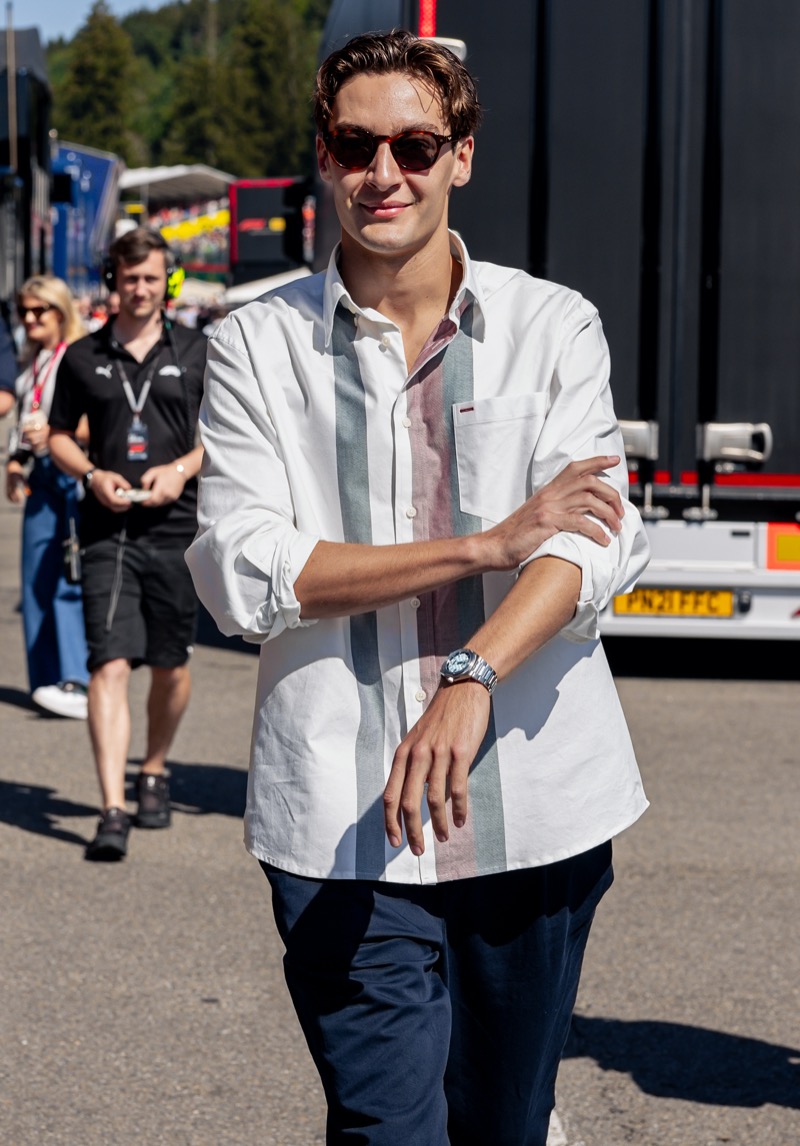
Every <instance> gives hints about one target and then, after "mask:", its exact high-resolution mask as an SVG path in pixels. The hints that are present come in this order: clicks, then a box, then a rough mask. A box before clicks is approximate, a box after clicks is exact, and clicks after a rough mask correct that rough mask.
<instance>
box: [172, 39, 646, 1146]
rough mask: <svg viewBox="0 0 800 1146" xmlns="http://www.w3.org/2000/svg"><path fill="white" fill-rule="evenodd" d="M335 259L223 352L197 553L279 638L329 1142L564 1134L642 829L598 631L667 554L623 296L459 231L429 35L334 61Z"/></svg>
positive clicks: (212, 588) (280, 715)
mask: <svg viewBox="0 0 800 1146" xmlns="http://www.w3.org/2000/svg"><path fill="white" fill-rule="evenodd" d="M315 112H316V117H317V125H318V128H319V136H318V141H317V153H318V160H319V166H320V171H321V174H322V177H323V179H324V180H325V181H326V182H328V184H329V185H330V187H331V190H332V192H333V198H334V202H335V205H336V209H337V212H338V215H339V219H340V222H341V227H342V241H341V245H340V246H339V247H338V248H337V250H336V251H335V252H334V254H333V256H332V258H331V262H330V264H329V267H328V270H327V272H326V273H325V274H324V275H317V276H313V277H311V278H308V279H305V280H301V281H300V282H299V283H297V284H292V285H290V286H289V287H286V288H283V289H281V290H279V291H276V292H274V293H273V294H271V295H269V296H266V297H265V298H264V299H261V300H259V301H257V302H255V303H252V304H251V305H249V306H247V307H244V308H243V309H242V310H239V311H236V312H234V313H233V314H232V315H230V316H229V317H228V319H227V320H225V322H223V323H222V324H221V326H220V328H219V329H218V331H217V333H216V334H215V335H214V336H213V337H212V339H211V341H210V347H209V364H208V370H207V377H206V392H205V399H204V408H203V411H202V413H201V433H202V438H203V442H204V445H205V448H206V455H205V458H206V460H205V463H204V469H203V474H202V480H201V491H200V502H199V514H198V519H199V523H200V529H199V532H198V535H197V538H196V540H195V542H194V544H193V546H192V547H191V549H190V550H189V553H188V554H187V561H188V562H189V566H190V568H191V570H192V573H193V576H194V578H195V584H196V587H197V590H198V594H199V596H200V597H201V599H202V600H203V601H204V603H205V604H206V606H207V607H208V608H209V610H210V611H211V613H212V615H214V617H215V618H216V620H217V622H218V624H219V625H220V627H221V628H222V630H223V631H224V632H227V633H239V634H241V635H243V636H244V637H245V638H246V639H250V640H254V641H262V642H269V644H265V646H264V650H263V655H262V657H261V661H260V671H259V684H258V698H257V708H256V717H255V726H254V733H253V746H252V764H251V770H250V781H249V790H248V807H247V816H246V843H247V847H248V849H249V850H250V851H251V852H252V853H253V854H254V855H255V856H256V857H257V858H258V859H259V860H260V861H261V863H262V865H263V866H264V869H265V871H266V873H267V876H268V878H269V880H270V884H271V887H272V896H273V907H274V911H275V916H276V920H277V923H278V927H279V930H280V933H281V936H282V938H283V940H284V942H285V944H286V948H287V952H286V958H285V968H286V977H287V982H288V985H289V988H290V991H291V993H292V998H293V1001H294V1003H295V1007H296V1009H297V1012H298V1015H299V1018H300V1021H301V1023H302V1026H303V1029H304V1032H305V1034H306V1038H307V1040H308V1044H309V1048H310V1050H311V1053H312V1055H313V1056H314V1060H315V1062H316V1065H317V1068H318V1069H319V1071H320V1075H321V1078H322V1081H323V1085H324V1087H325V1092H326V1097H327V1100H328V1108H329V1114H328V1141H329V1142H330V1143H339V1142H342V1143H344V1142H350V1141H359V1142H363V1143H369V1144H370V1146H397V1144H399V1143H403V1144H404V1146H406V1144H411V1143H417V1144H419V1146H444V1144H445V1143H448V1142H449V1143H450V1144H451V1146H467V1144H470V1143H475V1144H478V1143H479V1144H480V1146H486V1144H487V1143H492V1146H544V1143H545V1140H546V1137H547V1126H548V1122H549V1116H550V1113H551V1110H552V1107H553V1102H554V1084H555V1075H556V1070H557V1066H558V1061H559V1058H560V1054H561V1050H562V1048H563V1044H564V1041H565V1039H566V1035H567V1032H568V1026H569V1019H570V1015H571V1011H572V1007H573V1004H574V1000H575V994H576V991H577V985H578V977H579V973H580V965H581V959H582V955H583V949H584V945H585V942H586V937H587V934H588V930H589V927H590V924H591V920H592V917H593V914H594V909H595V907H596V905H597V903H598V902H599V899H600V898H601V896H602V894H603V892H604V891H605V890H606V888H607V887H608V886H609V885H610V883H611V845H610V840H611V837H612V836H613V835H615V834H616V833H617V832H619V831H621V830H622V829H624V828H625V827H627V826H628V825H630V824H631V823H632V822H633V821H634V820H635V819H637V817H638V816H639V815H640V814H641V813H642V811H643V810H644V808H645V807H646V804H647V801H646V799H645V797H644V793H643V791H642V788H641V783H640V780H639V775H638V770H637V767H636V762H635V760H634V757H633V752H632V748H631V745H630V740H629V737H628V734H627V730H626V726H625V721H624V717H623V715H622V712H621V709H620V706H619V702H618V699H617V696H616V692H615V689H614V685H613V681H612V679H611V675H610V672H609V669H608V666H607V663H606V661H605V657H604V654H603V651H602V647H601V645H600V643H599V640H598V637H597V615H598V612H599V610H600V609H601V608H602V607H603V606H604V605H605V604H606V603H607V602H608V601H609V600H610V599H611V597H612V596H613V595H614V594H615V593H618V592H622V591H625V589H626V588H628V587H630V585H631V584H632V583H633V581H634V580H635V578H636V577H637V576H638V574H639V573H640V572H641V570H642V568H643V567H644V564H645V563H646V559H647V544H646V540H645V537H644V531H643V529H642V526H641V522H640V520H639V516H638V514H637V512H636V510H635V509H634V507H633V506H632V505H631V504H630V503H629V502H628V501H627V500H626V497H625V495H626V492H627V481H626V472H625V468H624V464H623V461H622V458H621V454H622V446H621V438H620V435H619V432H618V428H617V424H616V421H615V418H614V412H613V408H612V404H611V398H610V393H609V388H608V353H607V348H606V344H605V341H604V339H603V335H602V330H601V327H600V324H599V320H598V318H597V313H596V311H595V310H594V308H593V307H592V306H591V305H590V304H588V303H586V302H585V301H584V300H583V299H582V298H581V297H580V296H579V295H577V294H576V293H575V292H573V291H569V290H566V289H564V288H563V287H558V286H555V285H553V284H551V283H545V282H540V281H537V280H534V279H531V278H530V277H529V276H527V275H526V274H524V273H523V272H521V271H515V270H509V269H507V268H502V267H496V266H492V265H491V264H479V263H473V262H471V261H470V259H469V256H468V254H467V251H466V249H465V248H464V245H463V243H462V242H461V241H460V240H459V239H458V238H457V237H456V236H455V235H454V234H452V233H451V232H449V231H448V226H447V220H448V203H449V196H450V194H451V192H452V190H453V188H457V187H460V186H462V185H463V184H465V183H466V182H467V181H468V180H469V177H470V172H471V167H472V158H473V150H474V140H473V132H474V130H475V127H476V125H477V121H478V117H479V106H478V102H477V96H476V92H475V87H474V84H473V81H472V79H471V77H470V76H469V73H468V72H467V71H466V69H465V68H464V67H463V65H462V64H460V62H459V61H458V60H457V59H456V58H455V57H454V56H453V55H452V54H451V53H449V52H448V51H447V50H446V49H444V48H442V47H441V46H439V45H436V44H433V43H431V42H426V41H424V40H418V39H416V38H415V37H413V36H411V35H410V34H409V33H405V32H395V33H390V34H388V35H378V34H370V35H367V36H361V37H357V38H356V40H353V41H351V42H350V44H348V45H346V46H345V47H344V48H343V49H341V50H340V51H339V52H336V53H334V54H333V55H332V56H330V57H329V58H328V60H327V61H326V62H325V63H324V64H323V65H322V68H321V69H320V73H319V75H318V77H317V88H316V93H315Z"/></svg>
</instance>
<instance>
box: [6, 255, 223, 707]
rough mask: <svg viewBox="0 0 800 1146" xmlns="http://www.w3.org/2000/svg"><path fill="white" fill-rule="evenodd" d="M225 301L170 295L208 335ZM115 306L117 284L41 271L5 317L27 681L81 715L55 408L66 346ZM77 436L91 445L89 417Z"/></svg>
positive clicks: (68, 528) (35, 697) (9, 444)
mask: <svg viewBox="0 0 800 1146" xmlns="http://www.w3.org/2000/svg"><path fill="white" fill-rule="evenodd" d="M227 309H228V308H227V307H225V306H223V305H221V304H218V303H212V304H206V305H202V306H199V305H195V304H194V303H192V302H191V301H187V302H186V303H185V304H183V305H179V306H177V305H175V304H174V303H173V304H172V305H171V306H170V314H171V317H172V318H173V320H174V321H175V322H176V323H178V324H180V325H182V326H185V327H188V328H190V329H195V330H199V331H201V332H202V333H203V334H205V335H206V336H208V335H210V334H211V333H212V331H213V330H214V329H215V327H216V325H217V324H218V322H219V321H220V320H221V319H222V318H223V317H224V315H225V314H226V312H227ZM118 312H119V295H118V294H117V293H116V291H110V292H105V293H104V294H103V295H99V294H96V295H91V294H83V295H81V296H78V297H74V296H73V295H72V294H71V292H70V290H69V288H68V286H67V284H66V283H64V282H63V281H62V280H61V279H58V278H56V277H54V276H52V275H38V276H34V277H33V278H31V279H29V280H28V281H27V282H26V283H25V284H24V285H23V287H22V289H21V290H20V292H19V294H18V298H17V305H16V308H15V310H14V312H13V314H12V316H11V322H10V324H8V325H7V324H6V323H5V322H2V323H0V326H2V331H0V335H1V337H0V418H2V417H3V416H4V415H7V416H6V418H5V427H6V432H5V433H4V434H3V438H4V441H3V442H2V443H0V448H2V446H3V445H6V457H5V470H6V482H5V489H6V496H7V498H8V500H9V501H10V502H11V503H12V504H15V505H18V506H20V507H21V508H22V509H23V522H22V546H21V603H20V611H21V614H22V621H23V630H24V639H25V652H26V662H27V671H28V689H29V693H30V695H31V699H32V701H33V703H34V704H35V705H36V706H37V708H38V709H40V710H42V711H46V712H48V713H51V714H55V715H58V716H65V717H73V718H78V719H85V718H86V714H87V699H86V685H87V680H88V674H87V670H86V657H87V651H86V642H85V637H84V626H83V616H82V601H81V589H80V584H79V582H78V576H77V573H76V570H75V566H74V560H75V557H74V553H75V549H76V542H75V538H76V532H77V524H76V523H77V517H78V503H79V501H80V500H81V499H82V497H83V489H82V487H81V485H80V483H79V482H76V481H75V479H74V478H71V477H68V476H67V475H66V474H64V473H62V472H61V471H60V470H59V469H58V468H57V467H56V465H55V464H54V463H53V461H52V460H51V458H50V452H49V447H48V443H47V438H48V415H49V411H50V406H51V404H52V399H53V392H54V387H55V382H56V377H57V371H58V364H59V362H60V360H61V357H62V356H63V353H64V350H65V349H66V346H67V345H68V344H69V343H70V342H73V341H75V340H76V339H78V338H81V337H83V336H84V335H86V334H91V333H93V332H95V331H97V330H99V329H100V328H102V327H103V326H104V325H105V324H106V323H107V322H108V321H110V320H113V319H114V317H115V316H116V315H117V314H118ZM77 440H78V441H79V443H80V444H81V445H82V446H84V447H86V446H87V445H88V438H87V436H86V430H85V427H82V428H81V431H80V432H79V433H78V435H77ZM71 553H72V555H73V565H72V568H71V567H70V554H71Z"/></svg>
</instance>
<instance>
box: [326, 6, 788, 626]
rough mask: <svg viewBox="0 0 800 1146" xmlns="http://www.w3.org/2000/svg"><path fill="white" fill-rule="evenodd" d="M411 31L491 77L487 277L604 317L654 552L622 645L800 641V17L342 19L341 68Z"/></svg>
mask: <svg viewBox="0 0 800 1146" xmlns="http://www.w3.org/2000/svg"><path fill="white" fill-rule="evenodd" d="M396 27H404V28H408V29H410V30H411V31H413V32H415V33H417V34H418V35H423V36H431V37H435V38H437V39H440V40H442V41H444V42H445V43H446V44H448V46H450V47H451V48H452V49H453V50H454V51H456V52H457V54H459V55H460V56H461V58H463V59H464V60H465V62H466V63H467V66H468V67H469V68H470V70H471V71H472V72H473V74H474V75H475V76H476V77H477V80H478V85H479V94H480V97H481V103H482V105H483V107H484V113H485V114H484V123H483V126H482V127H481V129H480V131H479V133H478V136H477V140H476V163H475V168H474V173H473V177H472V180H471V182H470V184H469V185H468V186H467V187H465V188H461V189H459V190H458V191H457V192H456V193H455V194H454V195H453V200H452V206H451V222H452V226H453V227H454V228H455V229H456V230H458V231H459V232H460V233H461V234H463V236H464V238H465V240H466V242H467V244H468V247H469V250H470V253H471V254H472V256H473V257H474V258H477V259H486V260H489V261H491V262H495V263H501V264H506V265H510V266H518V267H521V268H523V269H525V270H527V271H528V272H529V273H530V274H532V275H535V276H537V277H540V278H545V279H549V280H551V281H555V282H561V283H565V284H567V285H568V286H570V287H573V288H575V289H577V290H579V291H581V293H582V294H584V295H585V296H586V297H587V298H588V299H590V300H591V301H592V302H593V303H594V304H595V305H596V306H597V307H598V309H599V311H600V314H601V317H602V319H603V323H604V327H605V331H606V335H607V337H608V341H609V345H610V348H611V359H612V389H613V393H614V398H615V404H616V411H617V416H618V418H619V419H620V425H621V427H622V431H623V437H624V441H625V449H626V455H627V459H628V465H629V471H630V476H631V496H632V499H633V500H634V501H635V502H636V503H637V505H638V506H639V508H640V511H641V513H642V515H643V518H644V520H645V524H646V528H647V531H648V534H649V538H650V543H651V547H652V554H653V556H652V560H651V563H650V565H649V567H648V569H647V571H646V573H645V574H644V576H643V577H642V579H641V581H640V582H639V585H638V586H637V588H636V589H635V590H634V592H633V593H631V594H628V595H626V596H624V597H620V598H617V599H616V600H615V601H614V602H613V603H612V605H611V606H610V607H609V608H608V609H607V610H606V611H605V613H604V616H603V621H602V629H603V632H604V633H608V634H619V635H626V636H631V635H644V636H653V635H660V636H673V637H679V636H691V637H721V638H742V637H752V638H762V639H763V638H768V639H797V638H800V211H798V204H800V148H799V147H798V140H800V69H798V68H797V63H796V61H797V58H798V53H799V52H800V5H798V4H797V2H796V0H761V2H760V3H759V4H757V5H755V4H753V3H752V0H529V2H526V3H519V0H492V3H483V2H478V0H438V2H437V0H334V3H333V4H332V6H331V10H330V14H329V18H328V21H327V24H326V27H325V32H324V35H323V43H322V46H321V55H322V56H324V55H326V54H327V53H328V52H330V51H332V50H333V49H334V48H336V47H340V46H341V45H343V44H344V43H345V42H346V41H347V40H348V39H349V38H350V37H351V36H353V35H356V34H358V33H360V32H364V31H368V30H388V29H391V28H396ZM316 191H317V236H318V241H317V256H316V265H317V267H318V268H319V267H322V266H324V264H325V262H326V261H327V257H328V255H329V253H330V250H331V249H332V246H333V243H334V241H335V238H336V234H337V228H336V225H335V218H334V216H333V211H332V205H331V203H330V200H329V198H328V197H327V195H326V188H325V185H324V184H321V183H320V184H319V185H318V187H317V189H316Z"/></svg>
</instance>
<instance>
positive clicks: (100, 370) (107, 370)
mask: <svg viewBox="0 0 800 1146" xmlns="http://www.w3.org/2000/svg"><path fill="white" fill-rule="evenodd" d="M94 372H95V374H102V375H103V377H104V378H110V377H111V367H110V366H95V368H94Z"/></svg>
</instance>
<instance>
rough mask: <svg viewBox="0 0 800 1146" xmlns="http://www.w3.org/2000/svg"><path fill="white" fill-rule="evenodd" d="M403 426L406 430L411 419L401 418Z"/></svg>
mask: <svg viewBox="0 0 800 1146" xmlns="http://www.w3.org/2000/svg"><path fill="white" fill-rule="evenodd" d="M403 425H404V426H405V428H406V429H408V427H409V426H410V425H411V419H410V418H403Z"/></svg>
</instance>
